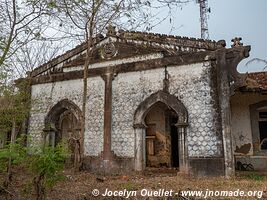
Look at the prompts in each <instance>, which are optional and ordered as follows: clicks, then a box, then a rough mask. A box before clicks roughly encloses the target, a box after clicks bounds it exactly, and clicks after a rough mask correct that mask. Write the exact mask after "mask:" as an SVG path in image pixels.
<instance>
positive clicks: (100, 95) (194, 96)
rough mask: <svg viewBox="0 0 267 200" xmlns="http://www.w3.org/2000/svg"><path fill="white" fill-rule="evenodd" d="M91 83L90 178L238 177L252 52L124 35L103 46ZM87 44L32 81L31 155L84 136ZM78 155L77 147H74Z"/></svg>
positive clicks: (111, 35)
mask: <svg viewBox="0 0 267 200" xmlns="http://www.w3.org/2000/svg"><path fill="white" fill-rule="evenodd" d="M94 42H95V45H94V47H95V48H94V49H93V56H92V59H91V62H90V65H89V70H88V74H87V77H88V78H87V85H88V87H87V94H88V95H87V98H86V115H85V121H86V124H85V127H84V128H85V133H84V140H83V149H84V156H85V160H84V165H85V166H86V168H88V169H90V170H100V171H106V172H107V171H109V172H112V171H127V170H137V171H142V170H145V169H146V168H147V167H153V168H154V167H155V168H166V167H173V168H178V169H179V170H180V171H182V172H185V173H188V174H192V175H197V176H221V175H223V176H224V175H225V176H230V175H232V174H233V172H234V157H233V150H232V135H231V108H230V97H231V95H232V94H233V92H234V91H235V90H236V89H237V88H240V87H241V86H242V85H243V84H244V79H243V77H242V76H241V75H240V74H239V73H237V71H236V67H237V65H238V63H239V62H240V61H241V60H242V59H243V58H245V57H248V56H249V51H250V47H249V46H243V45H242V43H240V38H235V39H234V40H233V45H232V47H231V48H226V44H225V41H223V40H220V41H218V42H215V41H210V40H202V39H195V38H185V37H176V36H168V35H160V34H152V33H144V32H129V31H123V30H120V31H116V30H115V28H114V27H109V28H108V32H107V34H106V35H105V36H102V35H98V37H97V38H95V40H94ZM85 54H86V44H81V45H79V46H77V47H76V48H74V49H72V50H70V51H68V52H66V53H65V54H63V55H61V56H59V57H57V58H55V59H53V60H51V61H49V62H48V63H46V64H44V65H42V66H40V67H38V68H36V69H35V70H33V71H32V72H31V73H30V77H31V98H32V102H33V103H32V110H31V112H30V118H29V128H28V134H29V135H30V136H31V138H32V139H31V141H32V142H30V144H29V145H42V144H43V143H44V141H49V143H50V144H51V145H56V144H57V143H58V142H59V141H61V140H63V139H66V140H67V141H69V138H71V137H72V135H75V134H76V135H77V133H78V135H79V132H80V131H81V129H82V127H81V124H82V123H81V120H82V111H81V110H82V103H83V102H82V101H83V100H82V99H83V85H84V83H83V72H84V71H83V69H84V63H85ZM70 148H72V147H71V144H70Z"/></svg>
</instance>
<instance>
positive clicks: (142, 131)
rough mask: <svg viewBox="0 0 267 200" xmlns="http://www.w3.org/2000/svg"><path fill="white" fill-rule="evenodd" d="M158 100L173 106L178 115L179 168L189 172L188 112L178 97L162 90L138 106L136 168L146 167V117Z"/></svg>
mask: <svg viewBox="0 0 267 200" xmlns="http://www.w3.org/2000/svg"><path fill="white" fill-rule="evenodd" d="M158 102H162V103H164V104H165V105H166V106H168V107H169V108H171V109H172V110H173V111H174V112H175V113H176V115H177V117H178V120H177V123H176V127H177V132H178V147H179V150H178V151H179V166H180V167H179V170H180V171H183V172H184V173H188V149H187V146H188V145H187V133H186V129H187V126H188V112H187V109H186V108H185V106H184V104H183V103H182V102H181V101H180V100H179V99H178V98H177V97H175V96H174V95H171V94H169V93H167V92H164V91H161V90H160V91H158V92H156V93H154V94H152V95H150V96H149V97H148V98H146V99H145V100H144V101H143V102H142V103H141V104H140V105H139V106H138V107H137V109H136V111H135V114H134V124H133V127H134V132H135V170H136V171H142V170H144V169H145V167H146V142H145V140H146V124H145V118H146V116H147V114H148V112H149V111H150V110H151V109H152V107H153V105H155V104H156V103H158Z"/></svg>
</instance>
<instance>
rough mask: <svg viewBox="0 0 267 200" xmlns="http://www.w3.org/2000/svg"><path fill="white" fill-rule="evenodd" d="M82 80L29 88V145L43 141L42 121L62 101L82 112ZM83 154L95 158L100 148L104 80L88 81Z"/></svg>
mask: <svg viewBox="0 0 267 200" xmlns="http://www.w3.org/2000/svg"><path fill="white" fill-rule="evenodd" d="M82 94H83V80H82V79H80V80H69V81H61V82H56V83H46V84H38V85H33V86H32V91H31V95H32V109H31V112H30V120H29V130H28V132H29V134H30V136H31V139H30V141H29V142H30V144H36V145H38V144H40V143H41V142H42V139H43V136H42V130H43V129H44V127H45V124H44V120H45V117H46V116H47V114H48V112H49V111H50V110H51V109H52V107H53V106H54V105H56V104H57V103H58V102H59V101H61V100H63V99H68V100H70V101H72V102H74V103H75V104H76V105H77V106H78V107H79V108H80V109H81V110H82ZM86 111H87V112H86V122H87V123H86V127H85V153H86V154H88V155H98V154H99V153H100V152H101V151H102V149H103V137H102V135H103V126H104V125H103V119H104V81H103V80H102V79H101V78H100V77H96V78H91V79H90V80H89V81H88V97H87V108H86Z"/></svg>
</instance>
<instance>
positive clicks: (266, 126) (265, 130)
mask: <svg viewBox="0 0 267 200" xmlns="http://www.w3.org/2000/svg"><path fill="white" fill-rule="evenodd" d="M259 129H260V143H261V149H263V150H267V121H260V122H259ZM264 139H265V140H264ZM263 140H264V142H262V141H263Z"/></svg>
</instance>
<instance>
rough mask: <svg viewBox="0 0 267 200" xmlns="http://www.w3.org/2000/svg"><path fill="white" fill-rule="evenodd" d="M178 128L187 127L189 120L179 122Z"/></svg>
mask: <svg viewBox="0 0 267 200" xmlns="http://www.w3.org/2000/svg"><path fill="white" fill-rule="evenodd" d="M175 126H176V127H177V128H182V127H187V126H188V123H187V122H178V123H176V124H175Z"/></svg>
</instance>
